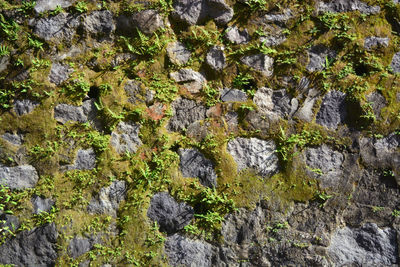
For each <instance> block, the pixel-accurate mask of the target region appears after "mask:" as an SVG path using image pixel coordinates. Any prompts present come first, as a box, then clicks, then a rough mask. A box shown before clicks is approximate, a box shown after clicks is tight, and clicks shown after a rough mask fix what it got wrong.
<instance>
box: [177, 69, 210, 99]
mask: <svg viewBox="0 0 400 267" xmlns="http://www.w3.org/2000/svg"><path fill="white" fill-rule="evenodd" d="M169 76H170V77H171V79H173V80H174V81H176V82H178V83H183V85H184V87H185V88H186V89H187V90H188V91H189V92H190V93H192V94H196V93H199V92H200V90H201V89H203V85H204V83H205V82H206V79H205V78H204V76H203V75H202V74H201V73H199V72H197V71H194V70H192V69H180V70H179V71H177V72H171V73H170V74H169Z"/></svg>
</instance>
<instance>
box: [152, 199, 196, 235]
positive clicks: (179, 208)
mask: <svg viewBox="0 0 400 267" xmlns="http://www.w3.org/2000/svg"><path fill="white" fill-rule="evenodd" d="M147 216H148V217H149V218H150V219H151V220H152V221H156V222H157V224H158V226H159V229H160V231H161V232H166V233H168V234H173V233H176V232H178V231H180V230H182V229H183V227H185V226H186V225H188V224H189V223H190V222H191V220H192V219H193V218H194V210H193V208H192V207H191V206H189V205H187V204H186V203H184V202H180V203H178V202H176V201H175V199H174V198H173V197H171V196H170V195H169V194H168V193H167V192H160V193H156V194H155V195H154V196H153V197H152V198H151V201H150V207H149V209H148V210H147Z"/></svg>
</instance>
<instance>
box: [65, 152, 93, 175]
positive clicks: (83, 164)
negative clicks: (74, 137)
mask: <svg viewBox="0 0 400 267" xmlns="http://www.w3.org/2000/svg"><path fill="white" fill-rule="evenodd" d="M95 167H96V153H95V152H94V150H93V149H92V148H89V149H86V150H85V149H79V150H78V153H77V155H76V159H75V162H74V164H72V165H66V166H63V168H62V170H63V171H66V170H68V171H69V170H92V169H94V168H95Z"/></svg>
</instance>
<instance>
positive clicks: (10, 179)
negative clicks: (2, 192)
mask: <svg viewBox="0 0 400 267" xmlns="http://www.w3.org/2000/svg"><path fill="white" fill-rule="evenodd" d="M0 178H1V179H0V185H4V186H8V187H9V188H11V189H26V188H33V187H35V185H36V183H37V181H38V180H39V175H38V173H37V172H36V169H35V168H34V167H33V166H31V165H22V166H16V167H4V166H1V165H0Z"/></svg>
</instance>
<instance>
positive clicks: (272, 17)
mask: <svg viewBox="0 0 400 267" xmlns="http://www.w3.org/2000/svg"><path fill="white" fill-rule="evenodd" d="M293 17H294V16H293V12H292V11H291V10H290V9H289V8H286V9H284V10H283V12H279V13H269V14H266V15H265V16H264V20H265V22H267V23H275V24H279V25H285V24H286V22H287V21H288V20H289V19H291V18H293Z"/></svg>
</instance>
